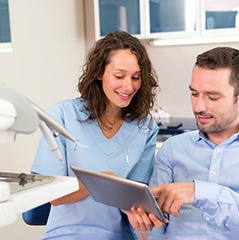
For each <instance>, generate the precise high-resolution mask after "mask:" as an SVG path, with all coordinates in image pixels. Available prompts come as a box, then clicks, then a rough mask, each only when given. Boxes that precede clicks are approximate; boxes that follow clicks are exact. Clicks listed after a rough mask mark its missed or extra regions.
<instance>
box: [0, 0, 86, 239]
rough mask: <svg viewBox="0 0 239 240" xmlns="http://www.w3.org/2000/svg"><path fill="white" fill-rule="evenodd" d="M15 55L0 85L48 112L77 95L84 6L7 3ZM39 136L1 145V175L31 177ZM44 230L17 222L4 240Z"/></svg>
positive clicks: (67, 1) (76, 2) (0, 62)
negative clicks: (11, 88)
mask: <svg viewBox="0 0 239 240" xmlns="http://www.w3.org/2000/svg"><path fill="white" fill-rule="evenodd" d="M9 8H10V22H11V34H12V43H13V52H12V53H0V69H1V70H0V81H1V82H4V83H6V84H7V85H9V86H11V87H14V88H15V89H17V90H18V91H20V92H21V93H23V94H24V95H26V96H27V97H28V98H30V99H31V100H33V101H34V102H35V103H36V104H38V105H39V106H40V107H42V108H43V109H44V110H46V111H48V110H49V108H50V107H51V105H52V104H53V103H55V102H56V101H58V100H61V99H64V98H72V97H74V96H77V93H76V92H75V89H76V84H77V81H78V76H79V75H80V73H81V65H82V63H83V59H84V57H85V40H84V16H83V10H82V9H83V0H50V1H49V0H30V1H29V0H21V1H18V0H9ZM39 137H40V131H39V130H37V131H36V132H35V133H34V134H31V135H23V134H19V135H17V138H16V141H15V142H14V143H8V144H0V153H1V158H0V166H1V168H0V171H8V172H29V170H30V167H31V164H32V160H33V158H34V155H35V151H36V148H37V144H38V140H39ZM42 230H43V228H42V227H29V226H27V225H25V224H24V223H23V222H22V219H21V215H19V218H18V221H17V222H16V223H14V224H12V225H9V226H7V227H3V228H0V238H1V239H2V240H8V239H11V240H19V239H25V240H34V239H38V238H39V236H40V233H41V232H42Z"/></svg>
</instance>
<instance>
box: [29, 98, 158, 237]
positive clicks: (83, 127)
mask: <svg viewBox="0 0 239 240" xmlns="http://www.w3.org/2000/svg"><path fill="white" fill-rule="evenodd" d="M84 104H86V103H85V102H84V101H82V99H80V98H76V99H70V100H63V101H61V102H59V103H57V104H55V105H54V106H53V108H52V109H51V111H50V115H51V116H52V117H53V118H54V119H55V120H57V121H58V122H60V123H61V124H62V125H63V126H64V127H65V128H66V129H67V130H68V131H69V132H70V133H71V134H72V135H73V136H74V137H75V138H76V139H78V140H80V142H81V143H82V144H84V145H87V146H88V148H80V147H79V146H77V147H76V145H75V143H73V142H72V141H70V140H68V139H66V138H64V137H62V136H58V137H57V140H58V144H59V148H60V150H61V153H62V156H63V161H62V162H61V161H59V159H58V158H57V157H56V156H55V154H54V153H53V152H52V151H51V150H50V148H49V146H48V144H47V142H46V141H45V139H44V137H42V138H41V140H40V143H39V147H38V150H37V153H36V157H35V161H34V163H33V166H32V169H31V171H32V172H34V173H39V174H45V175H55V176H74V173H73V172H72V170H71V169H70V166H71V165H73V166H77V167H80V168H85V169H88V170H91V171H96V172H102V171H111V172H114V173H116V174H118V175H119V176H121V177H124V178H128V179H133V180H137V181H141V182H145V183H148V182H149V178H150V175H151V173H152V170H153V164H154V155H155V146H156V140H157V137H156V136H157V133H158V126H157V124H156V123H155V122H154V121H153V120H152V119H151V118H150V116H148V117H147V119H146V120H145V121H144V122H143V123H142V124H141V125H140V128H139V127H138V125H137V121H132V122H128V121H125V122H124V123H123V124H122V126H121V128H120V129H119V130H118V132H117V133H116V134H115V135H114V136H113V137H112V138H106V137H105V136H104V134H103V133H102V131H101V129H100V127H99V125H98V123H97V121H92V122H90V123H88V122H82V120H85V119H86V118H87V115H86V113H84V112H83V111H82V110H83V105H84ZM59 191H60V189H59ZM122 197H126V196H122ZM43 239H58V240H60V239H68V240H69V239H81V240H82V239H87V240H89V239H102V240H108V239H109V240H110V239H112V240H122V239H127V237H126V235H125V223H124V221H123V220H122V215H121V212H120V210H119V209H117V208H114V207H110V206H106V205H104V204H101V203H97V202H95V201H94V200H93V199H92V198H91V197H90V196H89V197H87V198H85V199H84V200H82V201H78V202H76V203H71V204H62V205H59V206H55V207H54V206H52V207H51V212H50V216H49V219H48V223H47V226H46V230H45V233H44V237H43Z"/></svg>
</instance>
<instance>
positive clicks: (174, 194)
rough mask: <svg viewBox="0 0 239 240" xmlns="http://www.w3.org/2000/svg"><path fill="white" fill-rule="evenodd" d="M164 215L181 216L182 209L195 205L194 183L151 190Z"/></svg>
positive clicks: (161, 186) (169, 185)
mask: <svg viewBox="0 0 239 240" xmlns="http://www.w3.org/2000/svg"><path fill="white" fill-rule="evenodd" d="M150 190H151V192H152V194H153V195H154V196H155V197H156V200H157V203H158V205H159V207H160V208H161V210H162V212H163V213H168V214H171V215H173V216H175V217H178V216H179V212H180V208H181V206H182V205H185V204H193V203H194V193H195V184H194V182H185V183H169V184H162V185H160V186H157V187H154V188H151V189H150Z"/></svg>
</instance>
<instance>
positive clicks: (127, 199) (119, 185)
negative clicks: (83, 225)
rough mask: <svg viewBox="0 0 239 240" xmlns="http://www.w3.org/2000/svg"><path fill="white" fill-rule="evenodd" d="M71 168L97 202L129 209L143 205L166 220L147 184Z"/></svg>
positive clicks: (142, 206)
mask: <svg viewBox="0 0 239 240" xmlns="http://www.w3.org/2000/svg"><path fill="white" fill-rule="evenodd" d="M71 169H72V171H73V172H74V173H75V175H76V177H77V178H78V179H79V180H80V181H81V182H82V184H83V185H84V186H85V188H86V189H87V191H88V192H89V194H90V195H91V196H92V198H93V199H94V200H95V201H96V202H100V203H103V204H105V205H108V206H113V207H116V208H119V209H123V210H127V211H130V209H131V207H133V206H135V207H136V208H137V207H141V208H142V209H144V210H145V212H147V213H153V214H154V215H155V216H156V217H158V219H160V220H161V221H162V222H165V220H164V215H163V213H162V211H161V210H160V208H159V206H158V204H157V202H156V200H155V198H154V197H153V195H152V194H151V192H150V190H149V187H148V186H147V185H146V184H144V183H140V182H137V181H133V180H129V179H124V178H121V177H116V176H112V175H109V174H104V173H99V172H93V171H89V170H86V169H83V168H79V167H75V166H71Z"/></svg>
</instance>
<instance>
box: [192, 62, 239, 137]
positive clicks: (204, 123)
mask: <svg viewBox="0 0 239 240" xmlns="http://www.w3.org/2000/svg"><path fill="white" fill-rule="evenodd" d="M230 74H231V70H230V69H229V68H221V69H216V70H211V69H205V68H200V67H195V68H194V70H193V73H192V81H191V85H190V86H189V88H190V90H191V103H192V108H193V112H194V115H195V118H196V121H197V125H198V128H199V129H200V130H201V131H203V132H205V133H209V134H210V133H224V132H227V133H228V132H232V133H234V132H235V131H236V129H237V131H238V127H239V126H238V123H239V100H238V97H236V98H235V97H234V88H233V87H232V86H231V85H229V79H230Z"/></svg>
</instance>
